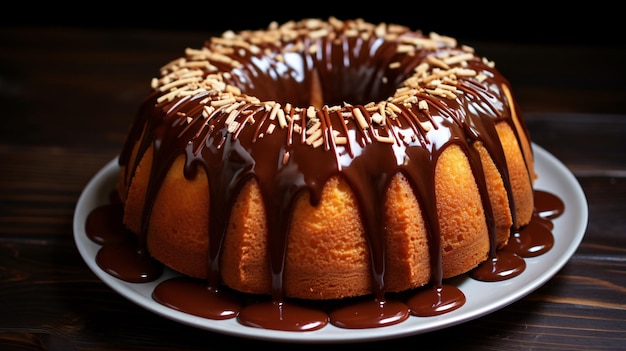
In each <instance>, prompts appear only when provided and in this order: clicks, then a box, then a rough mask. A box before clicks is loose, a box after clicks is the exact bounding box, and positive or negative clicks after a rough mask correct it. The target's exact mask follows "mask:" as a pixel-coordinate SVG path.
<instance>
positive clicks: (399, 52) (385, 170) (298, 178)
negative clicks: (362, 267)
mask: <svg viewBox="0 0 626 351" xmlns="http://www.w3.org/2000/svg"><path fill="white" fill-rule="evenodd" d="M311 24H312V23H305V22H298V23H290V24H286V25H284V26H283V27H272V28H270V29H268V30H267V31H259V32H242V33H239V34H238V35H233V34H232V33H227V34H225V35H224V36H223V37H222V38H213V39H212V40H211V41H209V42H207V43H206V45H205V47H204V48H202V49H200V50H189V49H188V50H187V54H186V56H185V57H184V58H181V59H180V60H175V61H172V63H170V64H169V65H167V66H165V67H164V68H163V69H162V76H161V77H160V78H159V80H158V83H157V84H156V85H155V86H154V91H153V93H152V94H151V95H150V96H149V97H148V98H147V100H146V101H145V102H144V103H143V105H142V107H141V109H140V110H139V113H138V115H137V120H136V121H135V122H134V124H133V127H132V129H131V130H130V132H129V136H128V140H127V141H126V144H125V147H124V149H123V151H122V153H121V155H120V158H119V163H120V165H122V166H125V169H126V172H130V173H127V174H126V175H125V176H124V177H125V178H126V179H130V178H131V176H132V174H133V173H134V172H135V170H136V168H137V166H138V164H139V161H140V159H141V157H142V155H144V154H145V153H146V152H147V151H148V150H149V149H150V148H152V150H153V156H152V158H153V162H152V169H151V171H150V178H149V179H150V183H149V184H148V187H147V190H146V201H145V206H144V211H143V213H144V216H143V222H142V223H141V229H140V232H139V233H137V235H138V245H139V247H140V248H142V249H144V250H145V245H146V239H147V235H148V234H147V232H148V225H149V223H150V218H151V211H152V206H153V205H154V201H155V199H156V196H157V194H158V191H159V189H160V187H161V183H162V182H163V180H164V179H165V177H166V174H167V172H168V171H169V170H170V168H171V166H172V164H173V162H174V160H175V159H176V158H177V157H179V156H180V155H184V157H185V166H184V169H183V170H182V172H183V173H184V176H185V177H186V178H187V179H193V178H194V177H195V175H196V173H197V172H198V169H203V170H204V172H205V173H206V174H207V179H208V189H209V199H210V203H209V215H210V220H209V229H208V232H207V236H208V238H209V255H208V257H209V258H208V260H209V262H207V265H208V271H209V276H208V285H209V287H210V289H215V290H218V289H220V288H221V277H220V263H219V262H220V255H221V248H222V243H223V241H224V237H225V235H226V232H227V228H228V223H229V220H230V216H231V208H232V206H233V204H234V203H235V201H236V200H237V196H238V195H239V194H240V192H241V189H242V188H243V187H244V186H245V185H246V184H247V183H248V182H250V181H255V182H257V183H258V185H259V188H260V191H261V195H262V199H263V204H264V208H265V210H266V214H267V218H266V221H267V235H268V243H270V244H269V245H268V247H269V258H270V271H271V279H272V281H271V296H272V301H273V302H274V303H275V304H276V303H278V305H279V306H280V308H282V305H280V304H282V303H283V300H284V298H285V296H284V287H283V274H284V271H285V259H286V255H287V237H288V231H289V228H290V220H291V218H292V212H293V209H294V206H295V203H296V200H297V199H298V198H299V197H300V196H301V195H302V194H303V193H308V194H309V197H310V202H311V205H312V206H316V205H318V204H319V202H320V199H321V194H322V190H323V187H324V185H325V184H326V183H327V182H328V181H329V179H331V178H333V177H341V178H342V179H344V180H345V181H346V182H347V183H348V185H349V187H350V188H351V189H352V192H353V194H354V195H355V197H356V199H357V203H358V205H359V211H360V215H361V218H362V220H363V226H364V230H365V234H366V239H367V243H368V249H369V253H370V260H371V270H372V272H371V274H372V282H373V284H372V286H373V289H374V291H373V294H374V296H375V298H376V301H378V302H379V303H381V304H382V305H380V306H384V303H385V298H386V295H385V294H386V285H385V273H386V267H385V262H386V260H385V257H386V252H385V231H386V229H385V228H386V224H385V218H384V217H385V216H382V215H381V214H382V213H384V203H385V201H384V200H385V198H386V191H387V189H388V186H389V183H390V181H391V179H392V178H393V177H394V176H395V175H397V174H398V173H400V174H402V175H403V176H404V178H406V179H407V181H408V183H409V184H410V186H411V187H412V189H413V191H414V193H415V194H416V197H417V198H418V199H420V200H421V201H422V202H421V203H420V208H421V210H422V213H423V215H424V220H425V223H426V226H427V228H428V239H429V250H430V257H431V265H430V266H431V270H432V272H431V283H432V285H433V287H434V288H435V295H432V296H434V298H435V299H438V300H439V301H440V302H441V301H442V298H443V299H444V300H446V301H444V306H442V309H443V310H448V309H454V308H457V307H458V306H460V305H462V303H463V301H464V298H459V297H458V296H456V295H455V293H449V290H447V289H448V287H447V286H445V285H444V284H443V273H442V247H441V246H442V244H441V240H440V224H439V219H438V215H437V206H436V201H435V199H436V196H435V165H436V164H437V161H438V158H439V157H440V155H441V154H442V152H443V151H444V150H446V149H447V148H448V147H449V146H450V145H453V144H454V145H458V146H459V147H460V149H461V150H462V151H463V152H464V153H465V155H466V156H467V159H468V160H469V162H470V166H471V169H472V172H473V174H474V178H475V179H476V180H477V185H478V189H479V193H480V197H481V201H482V204H483V209H484V212H485V217H486V219H487V226H488V229H489V236H490V238H489V240H490V245H491V251H490V258H491V262H493V261H494V259H495V258H496V255H497V253H496V247H497V239H496V233H495V224H494V215H493V209H492V208H491V203H490V201H489V196H488V191H487V184H486V182H485V181H484V178H485V177H484V173H483V168H482V164H481V160H480V156H479V154H478V151H477V150H476V149H475V148H474V144H475V143H480V144H481V145H482V146H484V148H485V149H486V150H487V152H488V153H489V155H490V156H491V158H492V159H493V161H494V163H495V165H496V168H497V170H498V171H499V172H500V174H501V175H502V180H503V181H504V187H505V189H506V190H507V194H508V196H509V204H510V206H511V214H512V215H513V216H515V213H516V211H515V201H514V199H513V196H512V189H511V184H510V182H509V176H508V168H507V165H506V159H505V156H504V151H503V149H502V146H501V144H500V142H499V137H498V134H497V132H496V124H497V123H508V124H509V125H510V126H511V129H512V130H513V131H515V133H516V135H517V133H518V129H517V128H516V127H515V125H514V122H513V120H512V118H513V117H512V115H513V114H514V113H515V111H512V109H516V108H517V107H516V105H515V104H514V103H513V102H512V101H509V99H507V97H506V96H505V94H504V93H503V92H502V87H503V86H507V87H508V82H507V81H506V80H505V79H504V78H503V77H502V76H501V75H500V74H499V73H498V72H497V71H496V70H495V69H494V68H493V66H492V64H490V63H489V62H487V61H486V60H484V59H482V58H480V57H478V56H476V55H474V54H473V52H472V51H471V50H468V49H467V48H465V47H459V46H457V45H456V42H455V41H454V40H453V39H451V38H447V37H441V36H437V35H431V36H425V35H423V34H422V33H420V32H412V31H409V30H408V29H407V28H405V27H400V26H391V25H390V26H387V27H385V26H383V27H381V26H378V27H376V26H373V25H369V24H366V23H363V22H359V21H346V22H340V21H337V20H332V19H331V20H330V21H329V22H314V23H313V24H315V25H316V26H317V27H315V26H312V25H311ZM380 30H384V32H380ZM320 33H323V35H318V34H320ZM372 101H373V102H372ZM519 123H522V122H519ZM523 131H524V133H526V131H525V127H523ZM527 137H528V135H523V136H521V135H517V138H518V141H520V140H521V139H522V138H527ZM136 145H138V150H135V151H136V154H137V155H139V156H137V157H135V158H134V159H131V158H132V157H133V156H132V155H133V152H134V149H135V148H136ZM528 172H529V177H531V171H530V170H529V171H528ZM513 223H517V221H516V219H515V217H514V218H513ZM461 295H462V293H461ZM429 298H430V297H429ZM381 308H382V307H381ZM389 308H390V307H389ZM401 311H402V308H400V312H399V311H398V310H396V309H394V310H393V315H394V316H400V317H398V318H397V319H398V320H401V319H403V318H405V316H403V315H404V314H403V312H401Z"/></svg>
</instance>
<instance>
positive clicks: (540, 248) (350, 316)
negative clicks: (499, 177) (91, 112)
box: [85, 190, 565, 332]
mask: <svg viewBox="0 0 626 351" xmlns="http://www.w3.org/2000/svg"><path fill="white" fill-rule="evenodd" d="M534 194H535V213H534V215H533V218H532V221H531V223H530V224H528V225H527V226H525V227H522V228H521V229H520V230H517V231H514V232H513V233H511V237H510V239H509V243H508V244H507V246H505V247H503V248H502V249H500V250H498V251H497V252H496V254H495V256H493V257H490V258H489V259H488V260H487V261H485V262H484V263H483V264H481V265H480V266H479V267H477V268H476V269H474V270H472V271H470V272H469V273H468V276H469V277H471V278H473V279H476V280H481V281H485V282H491V281H501V280H506V279H510V278H513V277H515V276H517V275H519V274H520V273H522V272H523V271H524V269H525V267H526V263H525V260H524V258H527V257H535V256H539V255H541V254H543V253H545V252H547V251H548V250H550V248H552V246H553V244H554V237H553V235H552V229H553V223H552V220H553V219H554V218H557V217H558V216H560V215H561V214H562V213H563V211H564V209H565V207H564V204H563V202H562V201H561V199H560V198H558V197H557V196H555V195H554V194H552V193H550V192H546V191H542V190H535V191H534ZM121 213H122V212H121V205H120V204H119V203H118V202H117V201H111V202H110V203H109V204H106V205H103V206H100V207H97V208H95V209H93V210H92V211H91V212H90V214H89V216H88V217H87V220H86V223H85V231H86V233H87V236H88V237H89V239H90V240H92V241H94V242H95V243H97V244H99V245H102V247H101V248H100V250H99V251H98V253H97V255H96V262H97V264H98V266H99V267H100V268H102V270H104V271H105V272H107V273H109V274H111V275H112V276H114V277H116V278H118V279H121V280H124V281H127V282H132V283H142V282H150V281H154V280H156V279H158V278H159V277H160V276H161V272H162V269H163V268H162V266H161V264H159V263H158V262H156V261H155V260H154V259H152V258H151V257H150V256H149V255H148V253H147V252H145V250H143V249H142V248H141V247H140V246H138V243H137V239H136V236H134V235H131V234H130V233H128V232H127V231H126V229H124V228H123V226H121V225H120V223H121V221H122V216H121ZM152 297H153V299H154V300H155V301H157V302H159V303H161V304H163V305H165V306H168V307H170V308H172V309H175V310H178V311H181V312H184V313H188V314H191V315H195V316H200V317H203V318H208V319H213V320H224V319H229V318H237V320H238V321H239V323H241V324H242V325H246V326H250V327H257V328H265V329H273V330H284V331H296V332H301V331H311V330H317V329H321V328H323V327H324V326H326V325H327V324H329V323H330V324H332V325H334V326H337V327H340V328H350V329H356V328H377V327H382V326H387V325H393V324H397V323H400V322H402V321H404V320H406V319H407V318H410V316H411V315H415V316H421V317H428V316H436V315H440V314H444V313H447V312H450V311H453V310H455V309H457V308H459V307H461V306H463V305H464V304H465V301H466V297H465V295H464V294H463V292H462V291H460V290H459V289H458V288H456V287H455V286H453V285H449V284H446V283H445V282H444V284H442V285H438V284H436V285H431V286H425V287H421V288H418V289H414V290H411V291H407V292H404V293H399V294H397V293H393V294H386V295H384V297H383V298H382V299H381V298H380V297H378V296H374V295H372V296H365V297H359V298H351V299H346V300H341V301H300V300H291V299H283V300H282V301H276V300H273V299H272V298H271V297H268V296H255V295H250V294H242V293H239V292H236V291H232V290H230V289H228V288H226V287H219V288H215V287H213V286H211V285H210V284H208V283H207V282H206V281H204V280H199V279H192V278H188V277H182V276H181V277H176V278H171V279H168V280H165V281H163V282H161V283H159V284H158V285H157V286H156V288H155V289H154V291H153V293H152Z"/></svg>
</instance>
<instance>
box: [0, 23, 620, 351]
mask: <svg viewBox="0 0 626 351" xmlns="http://www.w3.org/2000/svg"><path fill="white" fill-rule="evenodd" d="M206 36H207V34H205V33H199V32H176V31H149V30H140V29H136V30H104V29H71V28H43V29H42V28H2V29H0V106H1V107H2V110H1V112H0V349H2V350H43V349H46V350H120V349H128V350H130V349H134V350H165V349H176V350H200V349H209V348H210V349H220V346H223V348H234V347H237V346H243V347H245V346H249V345H250V346H254V345H258V346H259V347H261V346H270V347H275V348H283V347H284V348H290V349H293V347H294V345H288V344H284V343H277V344H274V343H270V342H267V341H258V340H251V339H245V338H236V337H231V336H226V335H221V334H216V333H212V332H209V331H205V330H201V329H197V328H194V327H191V326H187V325H183V324H180V323H177V322H175V321H172V320H170V319H167V318H164V317H161V316H159V315H156V314H154V313H152V312H150V311H148V310H145V309H143V308H142V307H139V306H137V305H135V304H134V303H132V302H130V301H129V300H127V299H125V298H124V297H122V296H120V295H119V294H117V293H116V292H115V291H114V290H112V289H111V288H109V287H108V286H107V285H106V284H104V283H103V282H102V281H100V280H99V279H98V278H97V276H96V275H94V273H92V271H91V270H90V269H89V268H88V267H87V265H86V264H85V261H83V259H82V258H81V256H80V254H79V252H78V250H77V247H76V245H75V242H74V238H73V231H72V219H73V214H74V209H75V206H76V202H77V199H78V197H79V195H80V194H81V191H82V190H83V188H84V187H85V185H86V184H87V182H88V181H89V180H90V179H91V177H92V176H94V174H95V173H96V172H98V171H99V170H100V169H101V168H102V167H103V166H104V165H105V164H106V163H107V162H108V161H110V160H111V159H112V158H113V157H115V156H116V155H117V154H118V152H119V151H120V148H121V145H122V143H123V140H124V137H125V134H126V131H127V128H128V125H129V123H130V121H131V119H132V117H133V114H134V113H135V111H136V109H137V107H138V105H139V103H140V101H141V100H142V98H143V97H144V95H145V93H146V92H147V89H148V83H149V80H150V78H152V77H153V76H154V75H155V74H156V72H157V70H158V68H159V67H160V66H161V65H162V64H163V63H165V62H167V61H169V60H170V59H172V58H174V57H178V56H179V55H180V54H181V53H182V50H183V49H184V48H185V47H187V46H191V47H197V46H198V45H200V43H201V42H202V40H203V39H204V38H205V37H206ZM468 44H471V45H473V46H474V47H475V48H476V49H477V51H479V52H480V53H482V54H484V55H486V56H487V57H488V58H490V59H492V60H494V61H495V62H496V64H497V67H499V69H500V70H501V71H502V72H503V73H504V74H505V75H507V76H508V77H509V79H510V81H511V83H512V85H513V87H514V92H515V93H516V95H517V98H518V102H519V104H520V105H521V108H522V110H523V111H524V113H525V116H526V119H527V123H528V126H529V129H530V131H531V134H532V137H533V140H534V141H535V142H536V143H537V144H538V145H540V146H542V147H543V148H545V149H546V150H548V151H549V152H550V153H552V154H553V155H555V156H556V157H557V158H559V159H560V160H561V161H562V162H563V163H564V164H565V165H566V166H567V167H568V168H569V169H570V170H571V171H572V172H573V174H574V175H575V176H576V178H577V180H578V181H579V182H580V184H581V186H582V188H583V190H584V192H585V195H586V197H587V201H588V206H589V207H588V208H589V222H588V227H587V230H586V233H585V236H584V239H583V241H582V244H581V245H580V246H579V248H578V249H577V251H576V252H575V254H574V255H573V257H572V258H571V259H570V260H569V262H568V263H567V264H566V265H565V266H564V267H563V268H562V269H561V270H560V271H559V272H558V273H557V274H556V275H555V276H554V277H553V278H552V279H551V280H549V281H548V282H547V283H545V284H544V285H543V286H541V287H540V288H538V289H537V290H535V291H534V292H532V293H530V294H529V295H528V296H526V297H524V298H522V299H521V300H519V301H517V302H514V303H512V304H510V305H509V306H506V307H504V308H502V309H500V310H497V311H495V312H493V313H490V314H487V315H485V316H483V317H481V318H478V319H475V320H471V321H469V322H466V323H463V324H460V325H456V326H452V327H450V328H446V329H442V330H437V331H433V332H430V333H425V334H420V335H415V336H411V337H407V338H399V339H392V340H388V341H380V342H371V343H369V344H370V346H375V347H390V348H393V347H399V346H400V345H411V348H412V349H415V350H441V349H445V350H448V349H463V350H525V349H528V350H530V349H532V350H617V349H626V201H625V200H626V85H625V84H624V82H625V81H626V74H625V71H626V70H625V69H624V67H623V62H626V49H625V48H624V47H623V46H622V47H612V48H610V47H602V46H592V45H588V46H580V47H576V46H571V45H564V46H541V45H530V44H524V45H518V44H511V43H509V44H506V43H497V42H476V43H468ZM316 347H323V346H316ZM344 347H345V346H344Z"/></svg>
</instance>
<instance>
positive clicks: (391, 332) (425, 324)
mask: <svg viewBox="0 0 626 351" xmlns="http://www.w3.org/2000/svg"><path fill="white" fill-rule="evenodd" d="M533 149H534V152H535V162H536V165H535V167H536V170H537V173H538V174H539V178H538V179H537V182H536V186H535V189H537V190H546V191H548V192H551V193H553V194H555V195H557V196H559V197H560V198H561V199H562V200H563V202H564V203H565V212H564V213H563V214H562V215H561V216H560V217H558V218H556V219H554V220H553V221H554V229H553V231H552V232H553V235H554V239H555V242H554V246H553V247H552V249H551V250H550V251H548V252H546V253H545V254H543V255H541V256H537V257H532V258H526V259H525V260H526V270H525V271H524V272H523V273H522V274H520V275H519V276H517V277H515V278H513V279H509V280H505V281H501V282H480V281H477V280H474V279H471V278H468V277H466V276H461V277H459V278H455V279H454V280H453V281H452V282H447V283H450V284H455V285H456V286H457V287H458V288H459V289H460V290H461V291H462V292H463V293H464V294H465V296H466V298H467V301H466V303H465V304H464V305H463V306H462V307H460V308H459V309H457V310H454V311H451V312H448V313H446V314H442V315H439V316H434V317H416V316H410V317H409V319H408V320H406V321H404V322H402V323H399V324H396V325H392V326H387V327H380V328H372V329H342V328H338V327H335V326H333V325H327V326H325V327H324V328H322V329H320V330H316V331H309V332H289V331H277V330H266V329H260V328H254V327H248V326H244V325H241V324H239V323H238V322H237V321H236V319H235V318H232V319H228V320H211V319H206V318H202V317H197V316H193V315H190V314H186V313H184V312H180V311H177V310H174V309H171V308H168V307H165V306H163V305H161V304H159V303H157V302H156V301H154V300H153V299H152V297H151V294H152V290H153V289H154V288H155V287H156V285H157V284H158V283H160V282H161V281H163V280H165V279H168V278H171V277H174V276H177V273H174V272H173V271H170V270H165V272H164V274H163V276H162V277H161V278H160V279H158V280H156V281H153V282H150V283H141V284H136V283H128V282H124V281H122V280H119V279H117V278H115V277H113V276H111V275H109V274H108V273H106V272H104V271H103V270H102V269H100V267H99V266H98V265H97V264H96V262H95V256H96V253H97V252H98V249H99V248H100V246H99V245H98V244H96V243H94V242H92V241H91V240H90V239H89V238H88V237H87V234H86V233H85V221H86V219H87V215H88V214H89V212H90V211H91V210H92V209H93V208H95V207H97V206H99V205H103V204H106V203H107V201H108V199H109V193H110V191H111V190H112V189H113V186H114V184H115V181H116V179H117V175H118V172H119V167H118V165H117V159H113V160H111V161H110V162H109V163H108V164H106V165H105V167H104V168H103V169H102V170H100V171H99V172H98V173H97V174H96V175H95V176H94V177H93V179H91V181H90V182H89V183H88V184H87V186H86V187H85V189H84V191H83V193H82V194H81V196H80V198H79V199H78V203H77V205H76V210H75V213H74V239H75V241H76V245H77V247H78V250H79V251H80V254H81V255H82V257H83V259H84V260H85V262H86V263H87V265H88V266H89V268H90V269H91V270H92V271H93V272H94V273H95V274H96V275H97V276H98V277H99V278H100V279H101V280H102V281H104V282H105V283H106V284H107V285H108V286H109V287H111V288H112V289H113V290H115V291H116V292H118V293H119V294H120V295H122V296H124V297H125V298H127V299H129V300H131V301H132V302H134V303H136V304H137V305H139V306H142V307H143V308H145V309H147V310H149V311H152V312H154V313H156V314H158V315H161V316H163V317H166V318H169V319H172V320H174V321H178V322H180V323H183V324H187V325H190V326H193V327H197V328H201V329H206V330H209V331H213V332H217V333H223V334H227V335H232V336H240V337H247V338H253V339H262V340H270V341H281V342H308V343H330V342H350V341H354V342H357V341H358V342H362V341H371V340H382V339H389V338H397V337H403V336H408V335H414V334H420V333H426V332H429V331H433V330H437V329H442V328H446V327H450V326H453V325H457V324H460V323H463V322H466V321H469V320H472V319H476V318H478V317H481V316H483V315H485V314H488V313H491V312H493V311H495V310H498V309H500V308H503V307H505V306H507V305H509V304H511V303H513V302H515V301H517V300H519V299H521V298H522V297H524V296H526V295H528V294H529V293H531V292H532V291H534V290H535V289H537V288H539V287H540V286H541V285H543V284H544V283H545V282H546V281H548V280H549V279H550V278H552V276H554V275H555V274H556V273H557V272H558V271H559V270H560V269H561V268H562V267H563V266H564V265H565V263H567V261H568V260H569V259H570V258H571V256H572V255H573V254H574V252H575V251H576V249H577V248H578V245H579V244H580V242H581V241H582V239H583V236H584V234H585V230H586V228H587V219H588V208H587V200H586V198H585V194H584V193H583V191H582V188H581V187H580V184H579V183H578V181H577V180H576V178H575V177H574V175H573V174H572V173H571V172H570V171H569V170H568V169H567V168H566V167H565V165H563V164H562V163H561V162H560V161H559V160H558V159H556V158H555V157H554V156H553V155H551V154H550V153H548V152H547V151H546V150H544V149H543V148H541V147H539V146H537V145H534V144H533Z"/></svg>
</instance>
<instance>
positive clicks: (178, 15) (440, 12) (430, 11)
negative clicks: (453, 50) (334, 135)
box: [0, 0, 625, 46]
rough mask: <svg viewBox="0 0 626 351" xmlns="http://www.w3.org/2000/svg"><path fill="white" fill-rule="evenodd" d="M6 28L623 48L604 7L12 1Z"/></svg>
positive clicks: (615, 17)
mask: <svg viewBox="0 0 626 351" xmlns="http://www.w3.org/2000/svg"><path fill="white" fill-rule="evenodd" d="M11 4H12V6H11V9H10V10H8V9H5V10H6V11H3V12H4V14H3V16H2V21H1V22H2V23H1V24H0V25H2V26H55V27H59V26H72V27H75V26H79V27H103V28H110V27H118V28H145V29H154V30H159V29H167V30H193V31H207V32H222V31H224V30H227V29H232V30H242V29H262V28H265V27H266V26H267V25H268V24H269V23H270V22H271V21H278V22H280V23H282V22H285V21H288V20H299V19H302V18H306V17H316V18H322V19H325V18H328V17H329V16H335V17H337V18H339V19H348V18H363V19H365V20H367V21H369V22H373V23H378V22H388V23H398V24H403V25H406V26H408V27H410V28H411V29H414V30H417V29H420V30H423V31H424V32H426V33H427V32H430V31H435V32H437V33H439V34H444V35H449V36H453V37H455V38H457V39H460V40H465V41H468V40H469V41H474V40H482V41H485V40H486V41H503V42H509V43H541V44H544V43H545V44H578V45H579V44H581V43H582V44H584V45H589V46H593V45H604V46H606V45H621V46H624V42H625V40H624V39H622V38H620V37H619V36H620V35H622V33H623V32H624V30H623V29H622V27H623V26H622V24H623V23H624V20H625V18H624V15H623V13H622V11H620V10H618V9H616V8H613V7H610V6H609V5H607V4H606V3H604V2H598V1H596V2H590V1H587V2H582V3H581V2H580V1H578V2H576V3H574V2H564V3H561V4H553V3H551V2H549V1H544V2H529V1H523V2H511V1H500V2H494V3H491V4H489V3H488V2H476V1H473V2H457V3H452V2H444V1H430V2H424V1H412V2H404V3H403V2H397V1H395V2H391V1H388V0H382V1H374V2H372V1H371V0H370V1H368V2H366V1H362V2H361V3H358V2H347V1H340V0H334V1H330V0H321V1H311V0H309V1H300V0H294V1H291V2H280V4H279V3H273V2H267V1H257V2H252V3H246V2H242V1H236V0H235V1H233V0H220V1H189V0H188V1H175V2H158V3H157V2H156V1H154V2H152V3H141V2H133V1H126V2H124V3H122V2H115V1H113V2H112V1H107V2H95V1H90V2H82V3H80V2H79V3H76V2H73V3H72V4H69V3H68V4H66V3H64V2H63V1H50V2H46V3H40V4H34V3H31V2H28V1H21V0H18V1H13V2H11Z"/></svg>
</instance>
